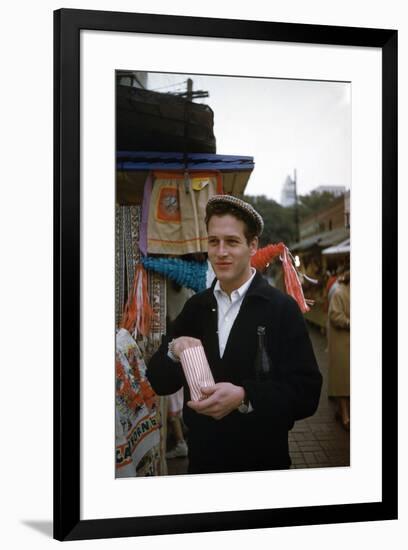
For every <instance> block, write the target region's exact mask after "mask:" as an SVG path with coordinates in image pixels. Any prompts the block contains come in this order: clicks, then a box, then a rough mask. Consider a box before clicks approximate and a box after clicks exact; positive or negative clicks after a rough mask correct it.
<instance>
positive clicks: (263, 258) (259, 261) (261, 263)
mask: <svg viewBox="0 0 408 550" xmlns="http://www.w3.org/2000/svg"><path fill="white" fill-rule="evenodd" d="M284 248H285V245H284V244H283V243H278V244H268V246H265V247H264V248H258V250H257V251H256V253H255V255H254V256H252V258H251V265H252V267H254V268H255V269H257V270H258V271H264V270H265V269H266V268H267V267H268V265H269V264H270V263H271V261H272V260H273V259H274V258H276V256H279V254H282V253H283V250H284Z"/></svg>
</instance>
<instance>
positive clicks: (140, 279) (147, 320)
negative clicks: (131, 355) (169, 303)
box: [121, 264, 153, 338]
mask: <svg viewBox="0 0 408 550" xmlns="http://www.w3.org/2000/svg"><path fill="white" fill-rule="evenodd" d="M152 316H153V311H152V308H151V306H150V302H149V294H148V290H147V274H146V271H145V270H144V268H143V266H142V265H141V264H138V265H137V266H136V270H135V276H134V282H133V287H132V289H131V291H130V293H129V297H128V300H127V302H126V306H125V309H124V312H123V317H122V322H121V328H124V329H126V330H128V331H129V332H130V333H131V334H133V336H134V337H135V338H137V336H138V334H141V335H142V336H147V335H148V334H149V332H150V326H151V321H152Z"/></svg>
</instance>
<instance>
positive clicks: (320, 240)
mask: <svg viewBox="0 0 408 550" xmlns="http://www.w3.org/2000/svg"><path fill="white" fill-rule="evenodd" d="M349 236H350V230H349V229H346V228H344V227H339V228H338V229H333V230H332V231H324V232H322V233H317V234H316V235H311V236H310V237H306V238H305V239H302V240H301V241H299V242H298V243H295V244H294V245H292V246H291V247H290V248H291V250H298V251H301V250H307V249H308V248H312V247H314V246H317V247H318V248H326V247H328V246H332V245H335V244H338V243H340V242H342V241H344V240H345V239H346V238H348V237H349Z"/></svg>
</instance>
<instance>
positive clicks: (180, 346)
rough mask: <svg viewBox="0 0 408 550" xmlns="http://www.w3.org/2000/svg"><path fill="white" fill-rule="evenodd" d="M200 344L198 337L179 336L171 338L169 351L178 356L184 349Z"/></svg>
mask: <svg viewBox="0 0 408 550" xmlns="http://www.w3.org/2000/svg"><path fill="white" fill-rule="evenodd" d="M200 345H201V340H198V338H191V336H180V337H179V338H175V339H174V340H173V343H172V346H171V351H172V353H173V354H174V355H175V356H176V357H177V358H180V355H181V354H182V353H183V351H184V350H185V349H188V348H194V347H197V346H200Z"/></svg>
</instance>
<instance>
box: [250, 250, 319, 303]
mask: <svg viewBox="0 0 408 550" xmlns="http://www.w3.org/2000/svg"><path fill="white" fill-rule="evenodd" d="M277 256H279V258H280V260H281V262H282V268H283V275H284V281H285V289H286V292H287V293H288V294H290V296H292V298H294V299H295V300H296V302H297V303H298V305H299V307H300V309H301V311H302V313H306V312H307V311H310V308H309V306H308V305H307V303H306V300H305V297H304V295H303V290H302V284H301V282H300V279H299V276H298V273H297V271H296V268H295V266H294V265H293V261H292V256H291V254H290V252H289V250H288V248H287V247H286V246H285V244H284V243H278V244H269V245H268V246H265V247H264V248H260V249H258V250H257V252H256V254H255V255H254V256H252V258H251V265H252V267H255V269H257V270H258V271H264V270H265V269H266V268H267V267H268V265H269V264H270V262H271V261H272V260H274V259H275V258H276V257H277Z"/></svg>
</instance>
